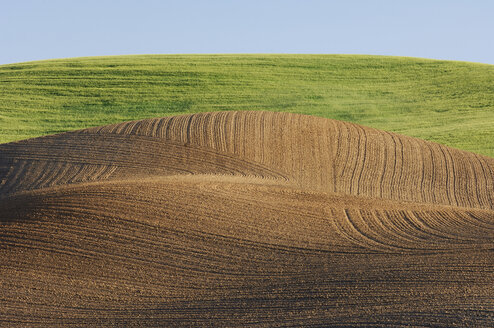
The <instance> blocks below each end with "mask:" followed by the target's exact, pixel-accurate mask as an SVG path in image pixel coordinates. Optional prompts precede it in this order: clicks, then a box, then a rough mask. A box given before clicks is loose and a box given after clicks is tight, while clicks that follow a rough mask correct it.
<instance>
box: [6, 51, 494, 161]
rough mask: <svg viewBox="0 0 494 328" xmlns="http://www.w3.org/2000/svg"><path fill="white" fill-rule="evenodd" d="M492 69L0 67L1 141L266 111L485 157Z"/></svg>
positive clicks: (228, 61) (198, 63)
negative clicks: (310, 117)
mask: <svg viewBox="0 0 494 328" xmlns="http://www.w3.org/2000/svg"><path fill="white" fill-rule="evenodd" d="M493 109H494V66H492V65H483V64H473V63H465V62H453V61H439V60H428V59H417V58H401V57H383V56H354V55H173V56H172V55H144V56H117V57H92V58H91V57H90V58H74V59H64V60H49V61H38V62H28V63H19V64H10V65H2V66H0V142H8V141H15V140H20V139H25V138H29V137H37V136H41V135H46V134H53V133H59V132H64V131H69V130H73V129H81V128H87V127H91V126H99V125H105V124H111V123H117V122H123V121H128V120H136V119H144V118H150V117H158V116H168V115H175V114H185V113H195V112H208V111H227V110H267V111H283V112H293V113H301V114H311V115H316V116H321V117H325V118H333V119H338V120H344V121H351V122H354V123H359V124H364V125H366V126H371V127H374V128H379V129H383V130H387V131H393V132H397V133H400V134H405V135H408V136H412V137H418V138H421V139H425V140H430V141H435V142H439V143H442V144H445V145H449V146H451V147H455V148H459V149H463V150H468V151H472V152H476V153H479V154H483V155H487V156H490V157H494V143H493V140H494V129H493V122H494V110H493Z"/></svg>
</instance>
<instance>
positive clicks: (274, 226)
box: [0, 112, 494, 327]
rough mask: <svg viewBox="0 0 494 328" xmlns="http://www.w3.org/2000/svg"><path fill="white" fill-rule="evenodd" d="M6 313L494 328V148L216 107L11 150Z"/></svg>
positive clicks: (6, 316)
mask: <svg viewBox="0 0 494 328" xmlns="http://www.w3.org/2000/svg"><path fill="white" fill-rule="evenodd" d="M0 290H1V292H0V326H2V325H6V326H22V327H25V326H84V325H91V326H111V325H114V326H188V327H189V326H215V327H217V326H233V327H236V326H255V327H258V326H261V327H263V326H277V327H279V326H283V327H286V326H317V327H326V326H338V327H342V326H344V327H384V326H386V327H388V326H389V327H401V326H403V327H408V326H414V327H415V326H419V327H472V326H473V327H493V326H494V159H491V158H487V157H484V156H480V155H476V154H472V153H468V152H464V151H460V150H455V149H451V148H448V147H445V146H442V145H438V144H435V143H431V142H426V141H422V140H418V139H414V138H409V137H405V136H401V135H397V134H393V133H388V132H383V131H379V130H375V129H371V128H366V127H363V126H359V125H355V124H350V123H344V122H338V121H332V120H327V119H322V118H316V117H310V116H303V115H296V114H287V113H270V112H221V113H205V114H194V115H184V116H177V117H171V118H160V119H150V120H144V121H138V122H128V123H123V124H117V125H112V126H106V127H100V128H93V129H86V130H81V131H75V132H70V133H65V134H60V135H54V136H48V137H43V138H36V139H30V140H25V141H20V142H15V143H9V144H2V145H0Z"/></svg>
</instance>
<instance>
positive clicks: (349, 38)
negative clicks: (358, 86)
mask: <svg viewBox="0 0 494 328" xmlns="http://www.w3.org/2000/svg"><path fill="white" fill-rule="evenodd" d="M198 53H207V54H218V53H221V54H224V53H290V54H292V53H293V54H371V55H390V56H409V57H425V58H435V59H448V60H461V61H471V62H481V63H488V64H494V1H491V0H463V1H460V0H428V1H422V0H414V1H410V0H409V1H400V0H394V1H380V0H368V1H352V0H345V1H343V0H336V1H331V0H261V1H258V0H203V1H199V0H176V1H167V0H162V1H155V0H134V1H127V0H120V1H118V0H113V1H111V0H96V1H94V0H84V1H70V0H44V1H42V0H37V1H32V0H15V1H14V0H0V64H7V63H15V62H24V61H31V60H42V59H53V58H67V57H83V56H103V55H128V54H198Z"/></svg>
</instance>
